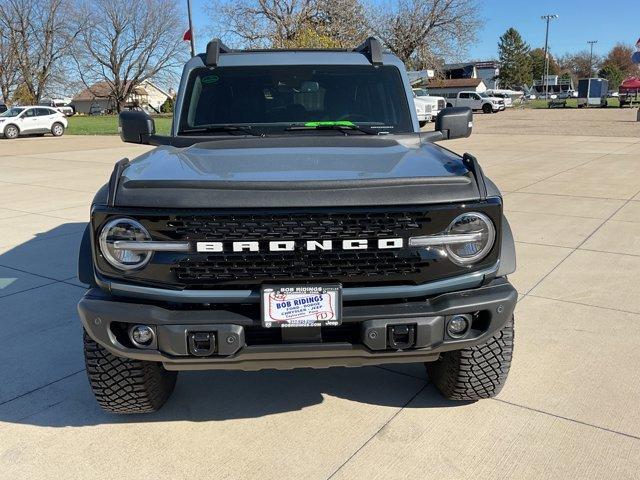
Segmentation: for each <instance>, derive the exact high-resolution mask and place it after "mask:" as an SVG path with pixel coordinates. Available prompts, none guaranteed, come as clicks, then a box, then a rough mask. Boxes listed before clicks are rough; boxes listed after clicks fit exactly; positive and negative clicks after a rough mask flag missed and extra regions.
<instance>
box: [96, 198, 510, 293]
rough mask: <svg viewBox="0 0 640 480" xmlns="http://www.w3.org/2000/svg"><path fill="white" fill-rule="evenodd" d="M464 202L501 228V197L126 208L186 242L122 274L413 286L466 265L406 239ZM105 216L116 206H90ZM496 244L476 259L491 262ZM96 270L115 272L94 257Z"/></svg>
mask: <svg viewBox="0 0 640 480" xmlns="http://www.w3.org/2000/svg"><path fill="white" fill-rule="evenodd" d="M464 211H478V212H482V213H484V214H486V215H488V216H489V217H490V218H491V219H492V220H493V222H494V223H495V225H496V229H498V231H499V229H500V219H501V212H502V207H501V204H500V201H499V200H497V199H496V200H488V201H485V202H479V203H466V204H454V205H451V204H449V205H446V204H445V205H428V206H397V207H396V206H387V207H349V208H347V207H344V208H334V209H330V210H327V209H319V208H307V209H304V208H298V209H291V210H285V209H270V210H267V209H264V210H260V209H258V210H255V209H254V210H252V211H247V210H217V211H210V210H200V211H182V212H175V211H166V210H162V209H154V210H151V209H148V210H139V211H129V212H126V213H125V214H124V215H126V216H128V217H131V218H135V219H136V220H138V221H139V222H140V223H142V224H143V225H144V226H145V227H146V228H147V230H148V231H149V233H150V234H151V237H152V238H153V239H154V240H162V241H188V242H189V243H190V245H191V250H190V251H189V252H155V253H154V254H153V257H152V259H151V261H150V262H149V264H148V265H147V266H146V267H145V268H143V269H141V270H136V271H132V272H127V273H126V274H124V278H125V280H126V281H128V282H136V283H141V284H150V285H154V286H160V287H167V286H169V287H174V288H185V289H199V290H206V289H216V288H223V289H251V290H255V289H257V288H259V287H260V286H261V285H264V284H269V283H274V282H275V283H278V282H280V283H288V284H295V283H340V284H342V285H344V286H345V287H366V286H384V285H418V284H421V283H426V282H430V281H434V280H438V279H442V278H447V277H452V276H456V275H461V274H464V273H468V272H469V268H468V267H462V266H459V265H456V264H454V263H453V262H451V261H450V260H449V259H448V258H447V256H446V255H444V254H443V251H442V250H441V249H440V248H437V247H434V248H431V249H425V248H411V247H409V246H408V243H409V238H411V237H415V236H423V235H434V234H438V233H441V232H443V231H445V230H446V228H447V227H448V225H449V224H450V223H451V221H452V220H453V219H454V218H455V217H456V216H458V215H460V214H461V213H462V212H464ZM94 215H96V216H95V218H94V222H95V223H96V225H98V228H100V227H99V226H101V225H104V224H105V222H107V221H108V220H109V219H110V218H112V217H113V216H115V215H118V216H122V215H123V213H121V212H105V213H101V212H100V213H94ZM391 238H401V239H403V240H404V245H405V246H404V248H399V249H378V248H377V245H378V240H380V239H391ZM310 240H311V241H316V242H321V241H323V240H331V241H332V244H333V247H334V249H333V250H320V249H319V250H315V251H309V250H308V249H307V248H306V242H307V241H310ZM344 240H367V241H368V248H367V249H366V250H344V249H343V248H341V245H342V241H344ZM270 241H294V242H295V249H294V250H292V251H279V252H274V251H269V248H268V246H269V242H270ZM197 242H221V243H222V244H223V245H224V248H223V251H222V252H215V253H213V252H207V253H199V252H197V251H196V243H197ZM233 242H258V244H259V246H260V251H257V252H255V251H246V250H245V251H243V252H233V250H232V243H233ZM497 252H498V249H497V248H494V251H493V252H492V253H491V254H490V255H488V256H487V258H486V259H485V260H483V261H482V262H481V263H480V264H478V265H475V266H474V268H477V269H482V268H487V267H488V266H490V265H494V264H495V262H496V260H497ZM98 268H99V272H100V273H101V274H103V275H106V276H107V277H120V278H122V277H123V274H122V272H119V271H116V270H114V269H112V268H111V267H110V266H109V265H108V263H106V261H103V260H102V259H100V258H98Z"/></svg>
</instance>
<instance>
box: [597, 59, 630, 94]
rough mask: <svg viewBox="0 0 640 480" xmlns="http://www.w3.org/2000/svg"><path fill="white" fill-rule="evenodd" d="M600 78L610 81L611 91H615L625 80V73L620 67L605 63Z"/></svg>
mask: <svg viewBox="0 0 640 480" xmlns="http://www.w3.org/2000/svg"><path fill="white" fill-rule="evenodd" d="M600 76H601V77H602V78H606V79H607V80H609V89H610V90H615V89H616V88H618V87H619V86H620V84H621V83H622V81H623V80H624V79H625V74H624V72H623V71H622V70H621V69H620V67H619V66H618V65H616V64H615V63H612V62H605V64H604V65H603V66H602V69H601V70H600Z"/></svg>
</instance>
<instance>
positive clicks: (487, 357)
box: [426, 318, 514, 400]
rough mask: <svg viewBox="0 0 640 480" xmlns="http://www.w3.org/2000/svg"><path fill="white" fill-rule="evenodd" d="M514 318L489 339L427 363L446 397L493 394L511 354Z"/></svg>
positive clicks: (477, 397) (504, 377) (504, 378)
mask: <svg viewBox="0 0 640 480" xmlns="http://www.w3.org/2000/svg"><path fill="white" fill-rule="evenodd" d="M513 340H514V330H513V318H511V320H510V321H509V323H507V324H506V325H505V326H504V327H503V328H502V330H500V331H498V332H497V333H496V334H495V335H494V336H493V337H491V339H490V340H489V341H488V342H486V343H484V344H482V345H477V346H475V347H469V348H465V349H463V350H455V351H452V352H445V353H443V354H442V355H440V359H439V360H438V361H436V362H432V363H427V364H426V366H427V373H428V374H429V378H430V379H431V382H432V383H433V384H434V385H435V386H436V387H437V388H438V390H440V392H441V393H442V395H444V396H445V397H446V398H447V399H449V400H480V399H483V398H492V397H495V396H496V395H497V394H498V393H500V390H502V387H503V386H504V384H505V382H506V381H507V375H508V374H509V367H510V366H511V358H512V356H513Z"/></svg>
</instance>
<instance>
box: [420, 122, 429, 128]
mask: <svg viewBox="0 0 640 480" xmlns="http://www.w3.org/2000/svg"><path fill="white" fill-rule="evenodd" d="M418 123H419V124H420V128H422V127H424V126H425V125H426V124H427V123H429V122H418Z"/></svg>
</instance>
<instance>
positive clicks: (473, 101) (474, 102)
mask: <svg viewBox="0 0 640 480" xmlns="http://www.w3.org/2000/svg"><path fill="white" fill-rule="evenodd" d="M447 106H451V107H468V108H470V109H471V110H473V111H476V110H482V111H483V112H484V113H496V112H500V111H502V110H504V109H505V106H504V100H503V99H502V98H496V97H490V96H489V95H487V94H486V93H480V92H473V91H465V92H458V93H450V94H447Z"/></svg>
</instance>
